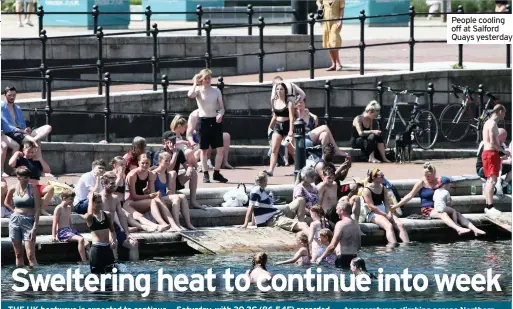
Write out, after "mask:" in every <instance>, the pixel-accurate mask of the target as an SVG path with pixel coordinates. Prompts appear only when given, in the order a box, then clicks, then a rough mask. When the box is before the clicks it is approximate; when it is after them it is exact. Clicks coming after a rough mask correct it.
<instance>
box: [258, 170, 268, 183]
mask: <svg viewBox="0 0 513 309" xmlns="http://www.w3.org/2000/svg"><path fill="white" fill-rule="evenodd" d="M267 178H268V176H267V173H266V172H259V173H258V174H257V175H256V177H255V183H256V184H257V185H261V184H262V182H264V181H266V180H267Z"/></svg>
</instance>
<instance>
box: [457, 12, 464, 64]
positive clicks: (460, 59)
mask: <svg viewBox="0 0 513 309" xmlns="http://www.w3.org/2000/svg"><path fill="white" fill-rule="evenodd" d="M464 13H465V11H464V10H463V5H461V4H460V5H458V14H464ZM458 66H459V67H460V68H463V44H458Z"/></svg>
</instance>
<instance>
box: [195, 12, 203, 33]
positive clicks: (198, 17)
mask: <svg viewBox="0 0 513 309" xmlns="http://www.w3.org/2000/svg"><path fill="white" fill-rule="evenodd" d="M196 17H197V20H198V24H197V26H196V27H197V28H198V35H199V36H201V27H202V24H203V23H202V22H201V19H202V18H203V7H202V6H201V5H197V6H196Z"/></svg>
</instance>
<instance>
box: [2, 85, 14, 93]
mask: <svg viewBox="0 0 513 309" xmlns="http://www.w3.org/2000/svg"><path fill="white" fill-rule="evenodd" d="M9 91H16V87H14V86H7V87H5V88H4V95H6V94H7V92H9Z"/></svg>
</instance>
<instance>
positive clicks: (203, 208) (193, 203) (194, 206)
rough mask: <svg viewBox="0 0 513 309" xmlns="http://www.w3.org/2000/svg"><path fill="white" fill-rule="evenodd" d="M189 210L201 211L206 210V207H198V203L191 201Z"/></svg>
mask: <svg viewBox="0 0 513 309" xmlns="http://www.w3.org/2000/svg"><path fill="white" fill-rule="evenodd" d="M190 205H191V208H196V209H201V210H207V207H206V206H203V205H200V204H198V202H196V201H194V202H193V201H191V204H190Z"/></svg>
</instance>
